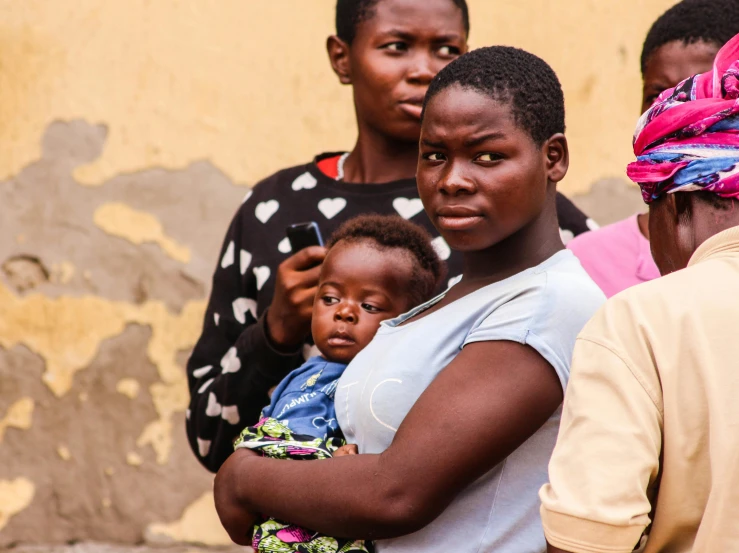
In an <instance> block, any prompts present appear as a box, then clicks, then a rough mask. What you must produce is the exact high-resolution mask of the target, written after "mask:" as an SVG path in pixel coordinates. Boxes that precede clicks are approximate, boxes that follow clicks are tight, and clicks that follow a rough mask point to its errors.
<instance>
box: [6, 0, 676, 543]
mask: <svg viewBox="0 0 739 553" xmlns="http://www.w3.org/2000/svg"><path fill="white" fill-rule="evenodd" d="M673 3H674V1H673V0H558V1H552V0H471V1H470V11H471V19H472V35H471V45H472V46H473V47H476V46H482V45H489V44H496V43H498V44H510V45H515V46H520V47H523V48H525V49H528V50H530V51H532V52H534V53H536V54H538V55H540V56H541V57H543V58H544V59H545V60H547V61H549V62H550V63H551V64H552V66H553V67H554V68H555V70H556V71H557V73H558V74H559V75H560V78H561V80H562V82H563V86H564V89H565V96H566V100H567V114H568V115H567V123H568V135H569V137H570V141H571V150H572V165H571V172H570V175H569V176H568V178H567V180H566V181H565V183H564V185H563V187H562V190H563V191H564V192H565V193H570V194H574V193H584V192H587V191H588V189H589V187H590V186H591V184H592V183H593V182H595V181H597V180H599V179H603V178H608V177H613V176H617V177H620V176H623V172H624V166H625V164H626V163H627V162H628V161H629V160H630V157H631V151H630V142H631V133H632V131H633V126H634V124H635V121H636V118H637V115H638V113H637V112H638V107H639V103H640V102H639V98H640V86H641V83H640V75H639V65H638V58H639V52H640V48H641V43H642V41H643V38H644V35H645V33H646V30H647V28H648V26H649V24H650V23H651V21H652V20H653V19H654V18H655V17H656V16H657V15H658V14H659V13H661V12H662V11H664V9H666V8H667V7H668V6H670V5H671V4H673ZM333 6H334V2H333V0H279V1H272V2H259V1H256V0H219V1H218V2H206V1H205V0H156V1H152V0H22V1H18V0H0V14H2V15H0V145H1V146H0V205H2V206H3V207H2V211H3V215H2V217H0V265H2V269H3V270H2V271H0V378H2V379H3V388H2V389H0V546H2V545H3V544H7V543H10V542H15V541H39V540H40V541H59V542H64V541H68V540H76V539H98V540H102V539H110V540H117V541H130V542H137V541H139V540H140V539H142V536H145V535H146V536H147V537H149V538H151V539H161V538H162V536H164V538H166V537H167V536H169V537H170V538H171V539H174V540H187V541H194V542H198V541H200V542H204V543H211V544H221V543H223V542H224V539H225V538H224V534H223V532H222V531H221V530H220V528H218V527H217V524H216V523H215V519H214V518H213V517H214V515H213V511H212V502H211V501H210V500H209V499H208V497H210V496H209V493H210V492H209V489H210V482H211V480H210V477H209V476H208V475H206V474H205V472H204V470H203V469H201V468H200V467H199V466H198V465H197V464H196V462H195V460H194V458H193V456H192V455H191V454H190V452H189V450H188V448H187V445H186V443H185V441H184V436H183V433H184V430H183V426H184V416H185V414H184V411H185V409H186V407H187V389H186V379H185V375H184V369H183V363H184V359H185V358H186V356H187V351H188V350H189V348H191V347H192V345H193V343H194V341H195V339H196V337H197V333H198V331H199V325H200V322H201V317H202V313H203V309H204V300H205V298H206V296H207V290H208V287H209V275H210V271H211V270H212V268H213V267H214V264H215V257H216V255H217V248H218V246H219V244H220V239H221V237H222V235H223V233H224V231H225V228H226V226H227V224H228V220H229V218H230V216H231V214H232V213H233V211H234V210H235V208H236V206H237V205H238V199H237V198H239V199H240V197H241V196H243V190H239V189H237V188H235V187H234V186H233V185H234V184H237V185H251V184H253V183H254V182H255V181H257V180H258V179H259V178H261V177H263V176H266V175H267V174H269V173H271V172H273V171H275V170H277V169H279V168H281V167H285V166H288V165H292V164H297V163H301V162H304V161H306V160H308V159H309V158H311V157H312V156H313V155H314V154H315V153H317V152H318V151H328V150H339V149H348V148H350V147H351V146H352V144H353V139H354V132H355V130H354V121H353V110H352V105H351V93H350V89H349V88H346V87H341V86H340V85H339V84H338V83H337V82H336V79H335V78H334V76H333V74H332V73H331V71H330V68H329V65H328V63H327V60H326V55H325V52H324V42H325V37H326V35H328V34H329V33H331V32H332V30H333ZM162 169H164V170H167V171H162ZM29 256H30V257H29ZM70 482H71V483H70ZM131 490H138V494H139V495H140V496H141V497H140V498H138V499H139V502H138V503H137V502H136V500H135V499H136V498H134V499H132V498H131V493H130V491H131ZM147 494H151V495H147ZM141 504H146V505H147V508H148V510H146V509H142V508H141V506H140V505H141ZM4 506H5V507H4ZM193 520H198V521H199V522H198V524H196V525H194V524H192V521H193ZM40 525H43V527H44V528H45V529H46V531H45V532H44V533H43V535H42V534H39V533H38V531H37V529H38V527H40ZM157 536H158V537H157Z"/></svg>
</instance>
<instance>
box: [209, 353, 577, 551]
mask: <svg viewBox="0 0 739 553" xmlns="http://www.w3.org/2000/svg"><path fill="white" fill-rule="evenodd" d="M561 402H562V388H561V386H560V383H559V379H558V378H557V375H556V373H555V371H554V369H553V368H552V367H551V365H549V363H548V362H547V361H546V360H544V358H542V357H541V356H540V355H539V354H538V353H537V352H536V351H535V350H534V349H532V348H530V347H528V346H523V345H521V344H518V343H515V342H504V341H491V342H480V343H474V344H470V345H468V346H466V347H465V348H464V349H463V350H462V351H461V352H460V354H459V355H458V356H457V357H456V358H455V359H454V361H453V362H452V363H451V364H450V365H449V366H448V367H447V368H445V369H444V370H443V371H442V372H441V373H440V374H439V376H438V377H437V378H436V379H435V380H434V381H433V382H432V383H431V385H430V386H429V387H428V388H427V389H426V391H425V392H424V393H423V394H422V395H421V397H420V398H419V399H418V401H417V402H416V404H415V405H414V406H413V408H412V409H411V411H410V412H409V413H408V416H407V417H406V418H405V420H404V421H403V423H402V424H401V426H400V428H399V429H398V432H397V434H396V435H395V438H394V440H393V443H392V444H391V445H390V447H389V448H388V449H387V450H386V451H385V452H384V453H382V454H380V455H355V456H347V457H342V458H338V459H329V460H323V461H320V462H318V461H300V462H284V461H279V460H274V459H266V458H261V457H256V456H254V455H252V454H249V453H248V452H243V453H242V452H241V451H237V452H236V453H234V454H233V455H232V456H231V457H230V458H229V460H228V461H227V462H226V463H225V464H224V465H223V467H222V468H221V470H220V471H219V473H218V476H217V477H216V485H215V495H216V506H217V508H218V512H219V515H220V516H221V521H222V522H223V524H224V526H225V528H226V530H227V531H228V532H229V534H230V535H231V537H232V538H237V539H236V541H237V542H238V541H239V539H243V538H241V535H242V534H244V528H247V529H248V528H249V526H244V525H245V524H248V523H249V521H250V517H251V516H252V513H255V512H259V513H265V514H268V515H269V516H273V517H275V518H279V519H282V520H288V521H290V522H293V523H295V524H299V525H301V526H304V527H307V528H311V529H314V530H316V531H319V532H322V533H325V534H328V535H334V536H347V537H349V536H350V537H355V538H365V539H382V538H390V537H395V536H400V535H405V534H409V533H411V532H414V531H416V530H419V529H421V528H423V527H424V526H426V525H427V524H429V523H430V522H431V521H433V520H434V519H435V518H436V517H437V516H439V514H441V512H442V511H443V510H444V509H445V508H446V507H447V506H448V505H449V503H450V502H451V501H452V500H453V499H454V497H456V495H457V494H458V493H459V492H460V491H461V490H462V489H464V488H465V487H466V486H467V485H469V484H470V483H472V482H473V481H474V480H476V479H477V478H479V477H480V476H481V475H483V474H484V473H485V472H487V471H488V470H490V469H491V468H492V467H494V466H495V465H496V464H498V463H499V462H501V461H502V460H503V459H505V458H506V457H507V456H508V455H509V454H510V453H511V452H513V451H514V450H515V449H516V448H518V447H519V446H520V445H521V444H522V443H523V442H525V441H526V440H527V439H528V438H529V437H530V436H531V435H532V434H534V433H535V432H536V431H537V430H538V429H539V428H540V427H541V426H542V425H543V424H544V423H545V422H546V421H547V419H548V418H549V417H550V416H551V415H552V413H553V412H554V411H555V410H556V409H557V407H558V406H559V404H560V403H561Z"/></svg>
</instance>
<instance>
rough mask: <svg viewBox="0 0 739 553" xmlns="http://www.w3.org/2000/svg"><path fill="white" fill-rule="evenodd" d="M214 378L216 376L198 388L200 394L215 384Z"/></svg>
mask: <svg viewBox="0 0 739 553" xmlns="http://www.w3.org/2000/svg"><path fill="white" fill-rule="evenodd" d="M214 380H215V378H211V379H210V380H208V381H207V382H206V383H205V384H203V385H202V386H200V389H199V390H198V393H199V394H202V393H203V392H204V391H205V390H207V389H208V386H210V385H211V384H213V381H214Z"/></svg>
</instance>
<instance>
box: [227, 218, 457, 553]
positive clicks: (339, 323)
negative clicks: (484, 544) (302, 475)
mask: <svg viewBox="0 0 739 553" xmlns="http://www.w3.org/2000/svg"><path fill="white" fill-rule="evenodd" d="M328 248H329V251H328V255H327V256H326V259H325V261H324V262H323V267H322V269H321V277H320V279H319V282H318V291H317V293H316V299H315V303H314V304H313V317H312V324H311V331H312V334H313V341H314V342H315V344H316V347H317V348H318V351H319V352H320V353H321V355H320V356H316V357H312V358H311V359H309V360H308V361H306V362H305V363H304V364H303V365H302V366H300V367H298V368H297V369H295V370H294V371H292V372H291V373H290V374H288V375H287V376H286V377H285V379H284V380H283V381H282V382H280V384H278V386H277V387H276V388H275V390H274V392H273V394H272V399H271V402H270V404H269V405H268V406H267V407H265V408H264V410H263V411H262V417H261V420H260V421H259V423H258V424H256V425H255V426H250V427H248V428H246V429H245V430H244V431H243V432H242V433H241V435H240V436H239V438H238V439H237V440H236V442H235V444H234V448H235V449H239V448H249V449H252V450H255V451H256V450H258V451H260V452H261V453H262V455H265V456H268V457H272V458H278V459H327V458H330V457H336V456H340V455H348V454H353V453H356V446H355V445H346V444H345V442H344V438H343V435H342V434H341V430H340V429H339V425H338V424H337V422H336V409H335V407H334V393H335V391H336V387H337V384H338V381H339V377H340V376H341V375H342V373H343V372H344V369H345V368H346V366H347V364H348V363H349V362H350V361H351V360H352V359H354V357H355V356H356V355H357V354H358V353H359V352H360V351H361V350H362V349H363V348H364V347H365V346H366V345H367V344H368V343H369V342H370V341H371V340H372V338H373V337H374V335H375V333H376V332H377V329H378V328H379V326H380V323H381V322H382V321H384V320H387V319H392V318H394V317H397V316H398V315H400V314H401V313H405V312H406V311H409V310H410V309H411V308H413V307H415V306H417V305H420V304H421V303H424V302H425V301H427V300H429V299H430V298H431V296H432V295H433V293H434V291H435V290H436V288H437V285H438V284H439V282H440V281H441V278H442V277H443V272H444V267H443V263H442V262H441V260H440V259H439V257H438V255H437V254H436V252H435V251H434V248H433V247H432V245H431V238H430V236H429V235H428V234H427V233H426V231H425V230H423V229H422V228H421V227H419V226H417V225H415V224H413V223H411V222H409V221H406V220H405V219H402V218H400V217H397V216H386V215H362V216H359V217H356V218H354V219H351V220H349V221H347V222H346V223H344V224H343V225H342V226H341V227H339V228H338V229H337V230H336V232H335V233H334V234H333V235H332V236H331V239H330V240H329V244H328ZM252 542H253V545H252V546H253V547H254V549H255V551H257V552H259V553H268V552H289V551H297V552H312V551H321V552H324V551H325V552H327V553H329V552H330V553H334V552H336V553H344V552H348V551H365V552H367V551H371V550H372V544H371V543H369V542H365V541H363V540H357V541H355V540H351V539H340V538H331V537H328V536H323V535H321V534H317V533H315V532H311V531H309V530H306V529H304V528H300V527H298V526H294V525H290V524H284V523H282V522H279V521H277V520H274V519H267V520H264V521H261V522H259V523H257V524H256V525H255V527H254V536H253V540H252Z"/></svg>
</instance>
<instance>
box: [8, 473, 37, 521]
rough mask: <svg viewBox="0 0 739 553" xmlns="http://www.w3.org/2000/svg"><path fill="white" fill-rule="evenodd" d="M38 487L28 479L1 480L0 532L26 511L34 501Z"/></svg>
mask: <svg viewBox="0 0 739 553" xmlns="http://www.w3.org/2000/svg"><path fill="white" fill-rule="evenodd" d="M35 491H36V486H35V485H34V483H33V482H31V481H30V480H28V479H27V478H16V479H15V480H0V530H2V529H3V528H5V526H6V525H7V524H8V521H10V518H11V517H13V516H15V515H17V514H18V513H20V512H21V511H23V510H24V509H26V508H27V507H28V506H29V505H30V504H31V501H33V496H34V493H35Z"/></svg>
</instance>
